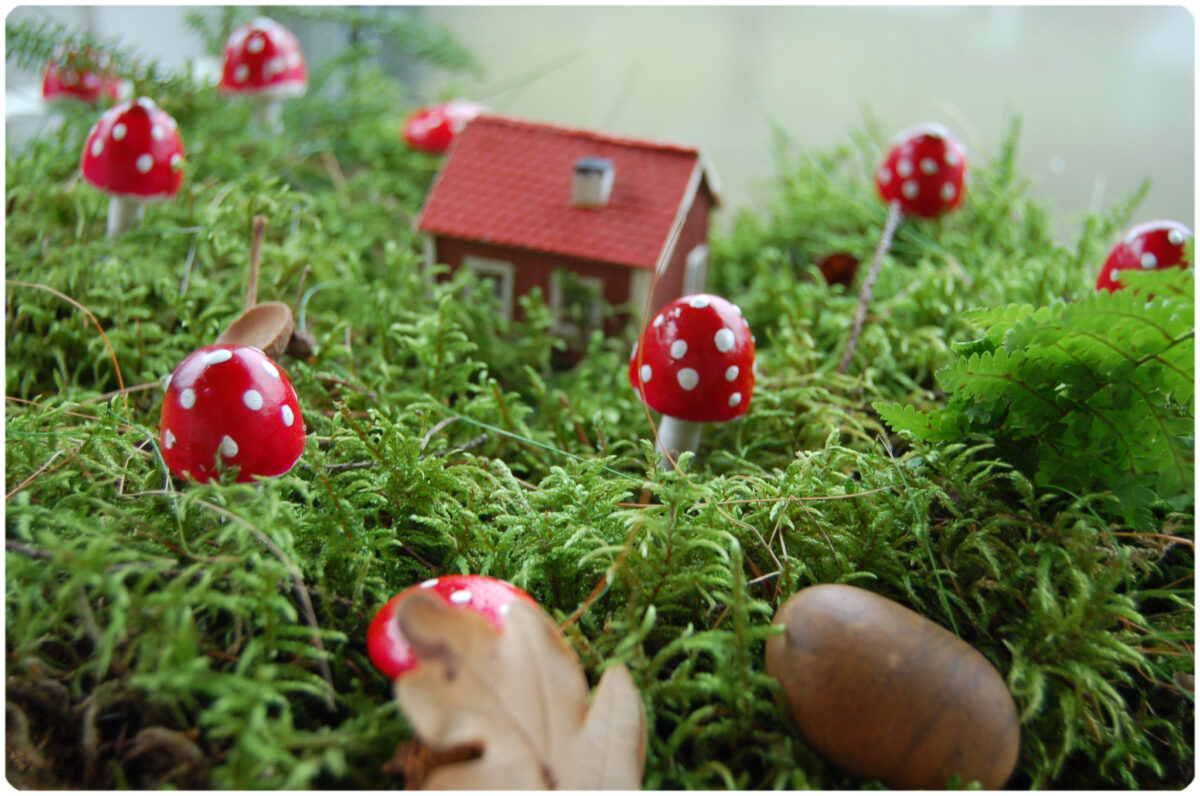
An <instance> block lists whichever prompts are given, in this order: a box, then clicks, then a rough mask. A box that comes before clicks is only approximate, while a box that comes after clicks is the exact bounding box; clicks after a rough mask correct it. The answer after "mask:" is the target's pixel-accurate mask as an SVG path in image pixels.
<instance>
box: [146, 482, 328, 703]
mask: <svg viewBox="0 0 1200 796" xmlns="http://www.w3.org/2000/svg"><path fill="white" fill-rule="evenodd" d="M137 494H138V495H167V496H170V497H179V496H180V495H178V494H177V493H175V492H170V491H166V490H154V489H151V490H146V491H144V492H139V493H137ZM127 497H133V495H127ZM183 497H185V498H186V499H187V500H191V501H192V502H194V503H196V505H199V506H203V507H204V508H206V509H209V510H210V511H214V512H216V513H217V514H220V515H221V516H222V517H225V518H226V519H229V520H231V521H233V522H236V523H238V524H240V525H242V527H244V528H246V529H247V530H248V531H250V533H252V534H254V536H255V538H257V539H258V541H259V542H260V543H261V544H262V545H263V546H264V547H266V548H267V549H268V550H270V551H271V553H272V554H273V555H274V556H275V557H276V558H278V559H279V560H280V562H282V563H283V565H284V567H285V568H286V569H287V571H288V574H289V575H291V576H292V585H293V591H294V592H295V593H296V598H297V599H298V600H299V601H300V607H301V609H302V610H303V612H304V619H305V622H306V623H307V624H308V626H309V628H311V629H312V631H313V637H312V643H313V646H314V647H316V648H317V650H319V651H320V653H321V654H320V655H318V656H317V666H318V667H319V668H320V670H321V676H322V677H323V678H324V679H325V682H327V683H328V684H329V689H330V694H326V695H325V699H324V701H325V705H326V707H328V708H329V709H330V710H333V708H334V704H333V697H332V696H331V694H332V693H334V692H335V689H334V685H333V673H332V671H330V669H329V662H328V661H327V660H326V659H325V656H326V654H327V653H326V651H325V644H324V643H323V642H322V641H321V636H320V630H321V626H320V624H319V623H318V622H317V613H316V611H314V610H313V606H312V597H311V595H310V594H309V592H308V587H307V586H305V585H304V576H303V574H301V572H300V568H299V567H297V566H296V564H295V563H294V562H293V561H292V559H291V558H289V557H288V555H287V553H285V552H283V550H282V549H281V548H280V547H279V545H277V544H275V542H274V540H272V539H271V537H269V536H267V535H266V534H265V533H263V532H262V531H261V530H259V529H258V527H257V526H255V525H254V523H252V522H250V521H249V520H247V519H246V518H245V517H242V516H239V515H237V514H234V513H233V512H232V511H230V510H229V509H226V508H223V507H221V506H218V505H216V504H215V503H210V502H209V501H207V500H203V499H201V498H197V497H191V496H186V495H185V496H183Z"/></svg>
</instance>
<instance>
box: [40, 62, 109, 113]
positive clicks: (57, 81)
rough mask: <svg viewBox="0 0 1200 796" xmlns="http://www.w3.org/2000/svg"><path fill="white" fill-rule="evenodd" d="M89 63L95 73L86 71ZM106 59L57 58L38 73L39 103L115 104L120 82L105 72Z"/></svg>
mask: <svg viewBox="0 0 1200 796" xmlns="http://www.w3.org/2000/svg"><path fill="white" fill-rule="evenodd" d="M87 62H93V63H94V64H95V66H96V67H97V68H96V69H89V68H87V66H88V63H87ZM108 64H109V57H108V56H107V55H105V54H104V53H100V54H99V55H96V56H92V54H91V53H85V54H84V55H82V56H79V55H76V54H75V53H66V54H65V55H64V54H60V55H59V56H57V57H56V58H54V59H52V60H50V61H48V62H47V63H46V70H45V71H44V72H43V73H42V99H43V100H44V101H46V102H47V103H51V104H54V103H58V102H86V103H87V104H89V105H97V104H99V103H100V102H101V101H102V100H110V101H116V99H117V94H118V92H119V89H120V81H118V80H117V78H116V77H114V76H113V74H112V73H111V72H109V71H108Z"/></svg>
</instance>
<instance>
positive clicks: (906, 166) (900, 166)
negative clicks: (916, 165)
mask: <svg viewBox="0 0 1200 796" xmlns="http://www.w3.org/2000/svg"><path fill="white" fill-rule="evenodd" d="M896 173H897V174H899V175H900V176H901V177H907V176H908V175H910V174H912V173H913V164H912V161H911V160H909V159H908V158H900V160H899V162H897V163H896Z"/></svg>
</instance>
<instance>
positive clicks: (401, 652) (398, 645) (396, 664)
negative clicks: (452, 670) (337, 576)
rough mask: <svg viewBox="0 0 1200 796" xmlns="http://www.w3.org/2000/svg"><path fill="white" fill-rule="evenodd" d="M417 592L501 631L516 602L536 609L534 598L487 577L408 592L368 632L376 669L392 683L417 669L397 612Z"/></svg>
mask: <svg viewBox="0 0 1200 796" xmlns="http://www.w3.org/2000/svg"><path fill="white" fill-rule="evenodd" d="M417 591H428V592H432V593H434V594H436V595H438V596H439V597H441V598H442V599H444V600H445V601H446V602H447V603H449V604H450V605H454V606H458V607H459V608H464V609H466V608H469V609H470V610H472V611H475V612H477V613H479V614H481V615H482V616H484V617H485V618H486V619H487V620H488V621H490V622H491V623H492V626H493V627H495V628H496V629H497V630H499V631H503V630H504V615H505V614H507V613H508V606H509V604H510V603H512V602H513V601H514V600H525V601H526V602H528V603H530V604H533V605H536V603H535V602H534V599H533V598H532V597H530V596H529V595H528V594H526V593H525V592H524V591H522V590H521V589H519V588H517V587H516V586H514V585H512V584H511V583H509V582H508V581H503V580H497V579H496V578H489V577H487V576H486V575H443V576H442V577H440V578H432V579H430V580H427V581H425V582H424V583H421V584H420V585H418V586H412V587H410V588H407V589H405V590H404V591H402V592H400V593H399V594H397V595H396V596H395V597H393V598H392V599H390V600H388V601H387V603H386V604H385V605H384V606H383V607H382V608H380V609H379V612H378V613H377V614H375V618H374V619H373V620H371V625H370V626H369V627H368V628H367V655H368V657H370V659H371V663H373V664H374V665H375V668H376V669H378V670H379V671H380V672H381V673H382V674H383V675H384V676H385V677H387V678H388V679H391V680H395V679H396V678H397V677H400V676H401V675H403V674H405V673H407V672H409V671H411V670H412V669H414V668H416V665H417V663H418V660H417V658H416V656H415V655H414V654H413V651H412V648H411V647H409V645H408V641H407V640H406V639H405V638H404V636H403V634H401V632H400V626H399V625H398V624H397V623H396V609H397V608H398V607H399V606H400V603H401V601H403V600H404V599H405V598H406V597H408V596H409V595H410V594H413V593H414V592H417Z"/></svg>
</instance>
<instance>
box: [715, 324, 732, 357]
mask: <svg viewBox="0 0 1200 796" xmlns="http://www.w3.org/2000/svg"><path fill="white" fill-rule="evenodd" d="M713 342H714V343H716V345H717V350H718V351H720V352H721V353H722V354H724V353H725V352H726V351H729V350H730V349H731V348H733V344H734V342H735V338H734V336H733V330H732V329H724V328H722V329H718V330H717V333H716V334H715V335H713Z"/></svg>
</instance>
